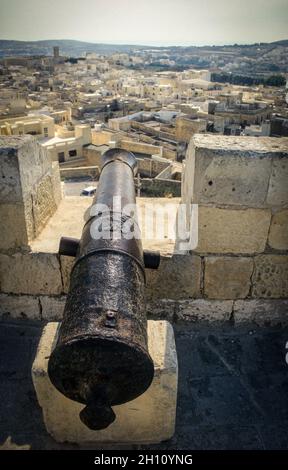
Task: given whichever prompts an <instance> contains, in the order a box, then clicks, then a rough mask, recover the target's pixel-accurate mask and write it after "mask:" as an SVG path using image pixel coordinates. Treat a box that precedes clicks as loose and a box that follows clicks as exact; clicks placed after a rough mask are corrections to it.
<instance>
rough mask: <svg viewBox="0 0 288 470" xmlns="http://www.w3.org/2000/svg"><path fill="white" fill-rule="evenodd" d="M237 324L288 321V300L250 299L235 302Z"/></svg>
mask: <svg viewBox="0 0 288 470" xmlns="http://www.w3.org/2000/svg"><path fill="white" fill-rule="evenodd" d="M234 321H235V324H236V325H238V324H241V323H250V322H254V323H256V324H257V325H259V326H269V325H271V326H272V325H277V324H279V323H281V324H282V325H285V324H287V323H288V300H287V299H286V300H285V299H281V300H280V299H273V300H270V299H269V300H268V299H249V300H247V299H246V300H236V301H235V303H234Z"/></svg>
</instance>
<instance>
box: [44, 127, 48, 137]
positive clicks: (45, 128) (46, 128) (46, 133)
mask: <svg viewBox="0 0 288 470" xmlns="http://www.w3.org/2000/svg"><path fill="white" fill-rule="evenodd" d="M43 131H44V137H48V127H44V129H43Z"/></svg>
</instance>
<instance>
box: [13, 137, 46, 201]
mask: <svg viewBox="0 0 288 470" xmlns="http://www.w3.org/2000/svg"><path fill="white" fill-rule="evenodd" d="M23 137H25V138H26V137H28V139H29V140H28V141H27V142H26V141H25V145H23V146H22V147H21V154H19V157H18V161H19V169H20V176H21V187H22V195H23V197H24V198H26V197H27V196H28V197H29V196H30V194H31V190H32V188H33V187H34V186H37V185H38V182H39V181H41V179H42V178H43V176H44V175H46V174H47V173H49V172H50V171H51V160H50V158H49V156H48V154H47V152H46V150H45V149H44V148H43V147H41V145H40V144H39V143H38V142H37V141H36V140H35V139H34V138H33V137H32V136H21V138H23Z"/></svg>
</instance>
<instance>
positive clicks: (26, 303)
mask: <svg viewBox="0 0 288 470" xmlns="http://www.w3.org/2000/svg"><path fill="white" fill-rule="evenodd" d="M0 315H1V316H5V317H6V316H9V317H11V318H29V320H40V319H41V318H40V306H39V300H38V299H37V297H33V296H31V295H11V294H0Z"/></svg>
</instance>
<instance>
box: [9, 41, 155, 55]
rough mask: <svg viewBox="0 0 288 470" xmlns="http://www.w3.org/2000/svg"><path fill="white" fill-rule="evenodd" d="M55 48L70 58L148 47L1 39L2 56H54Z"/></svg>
mask: <svg viewBox="0 0 288 470" xmlns="http://www.w3.org/2000/svg"><path fill="white" fill-rule="evenodd" d="M53 46H59V47H60V54H62V55H64V56H69V57H81V56H82V55H84V54H85V53H86V52H95V53H98V54H113V53H114V52H117V51H119V52H129V51H130V50H131V49H145V48H147V47H148V46H135V45H129V44H124V45H122V44H96V43H95V44H94V43H91V42H82V41H74V40H72V39H59V40H57V39H51V40H45V41H11V40H4V39H0V56H1V57H4V56H10V55H52V54H53Z"/></svg>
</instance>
